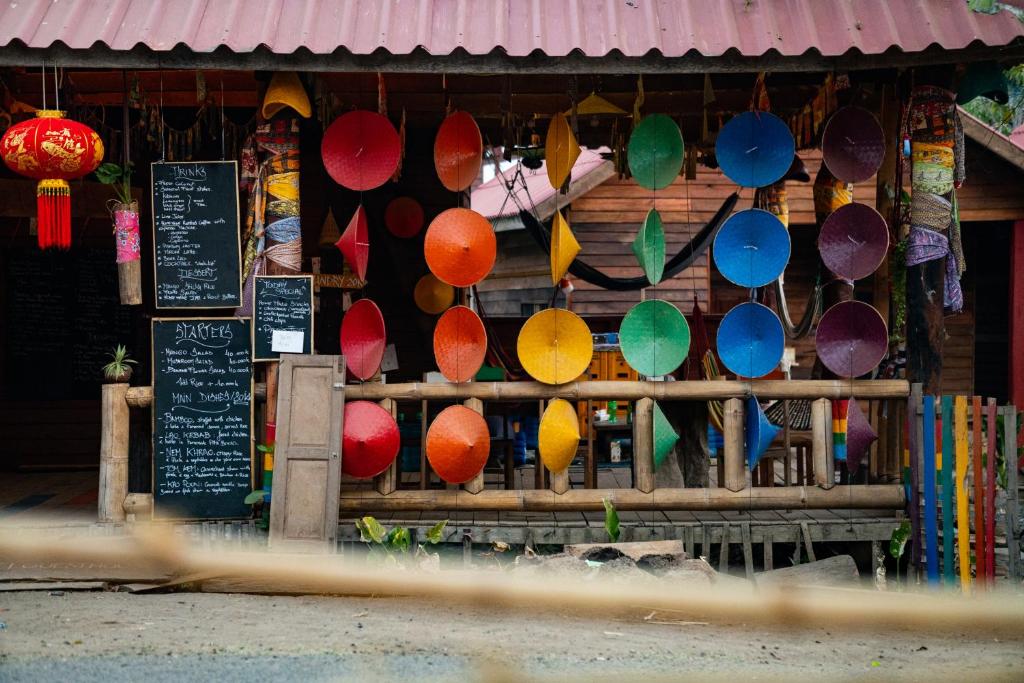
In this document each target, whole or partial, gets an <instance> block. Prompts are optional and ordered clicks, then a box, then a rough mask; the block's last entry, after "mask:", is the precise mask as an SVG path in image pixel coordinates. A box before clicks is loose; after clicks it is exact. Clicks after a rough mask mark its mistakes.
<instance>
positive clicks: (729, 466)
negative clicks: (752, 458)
mask: <svg viewBox="0 0 1024 683" xmlns="http://www.w3.org/2000/svg"><path fill="white" fill-rule="evenodd" d="M743 412H744V408H743V401H742V400H740V399H738V398H730V399H729V400H728V401H726V402H725V416H724V419H723V420H722V429H723V431H724V432H725V433H724V434H723V435H722V436H723V440H724V445H723V446H722V456H723V458H724V461H725V465H724V471H725V475H724V476H725V488H727V489H729V490H730V491H742V490H743V489H745V488H746V487H747V477H746V474H745V473H744V471H743V470H744V467H743Z"/></svg>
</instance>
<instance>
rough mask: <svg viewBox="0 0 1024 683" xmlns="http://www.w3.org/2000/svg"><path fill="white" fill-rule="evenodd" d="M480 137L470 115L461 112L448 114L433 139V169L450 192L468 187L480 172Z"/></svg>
mask: <svg viewBox="0 0 1024 683" xmlns="http://www.w3.org/2000/svg"><path fill="white" fill-rule="evenodd" d="M483 152H484V148H483V140H482V139H481V137H480V128H479V127H478V126H477V125H476V121H475V120H474V119H473V117H472V116H471V115H470V114H469V113H468V112H464V111H457V112H455V113H453V114H450V115H448V117H447V118H445V120H444V121H443V122H442V123H441V127H440V128H439V129H438V131H437V137H436V138H434V168H435V170H436V171H437V177H438V178H439V179H440V180H441V184H442V185H444V186H445V189H447V190H449V191H450V192H462V191H463V190H467V189H469V186H470V185H472V184H473V181H474V180H476V178H477V176H478V175H480V160H481V159H482V158H483Z"/></svg>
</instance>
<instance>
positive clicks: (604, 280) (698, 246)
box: [519, 192, 740, 292]
mask: <svg viewBox="0 0 1024 683" xmlns="http://www.w3.org/2000/svg"><path fill="white" fill-rule="evenodd" d="M739 198H740V196H739V194H737V193H735V192H734V193H732V194H731V195H729V196H728V197H727V198H726V199H725V201H724V202H722V206H721V207H719V209H718V211H717V212H716V213H715V215H714V216H712V218H711V220H710V221H708V223H707V224H706V225H705V226H704V227H703V228H701V229H700V232H698V233H697V234H696V235H694V236H693V238H692V239H691V240H690V241H689V242H687V243H686V244H685V245H684V246H683V248H682V249H680V250H679V253H677V254H676V255H675V256H673V257H672V258H671V259H669V260H668V262H667V263H665V275H664V277H665V279H666V280H667V279H668V278H670V277H674V276H676V275H678V274H679V273H681V272H682V271H683V270H685V269H686V268H688V267H689V266H690V265H691V264H692V263H693V262H694V261H696V260H697V258H699V257H700V255H701V254H703V253H704V252H705V251H706V250H707V248H708V247H710V246H711V243H712V242H713V241H714V239H715V235H716V234H718V229H719V228H720V227H721V225H722V222H723V221H725V219H726V218H727V217H728V216H729V214H731V213H732V210H733V208H734V207H735V206H736V202H737V201H739ZM519 219H520V220H521V221H522V222H523V225H524V226H525V227H526V231H527V232H528V233H530V236H531V237H533V239H534V241H536V242H537V244H538V245H539V246H540V247H541V248H542V249H543V250H544V251H545V252H547V253H549V254H550V253H551V235H550V232H549V230H548V229H547V228H546V227H545V226H544V225H543V224H542V223H541V222H540V221H539V220H537V218H536V217H535V216H534V215H533V214H532V213H531V212H529V211H526V210H522V211H520V212H519ZM569 272H570V273H572V274H573V275H575V276H576V277H578V278H579V279H581V280H584V281H586V282H589V283H590V284H592V285H595V286H597V287H601V288H602V289H608V290H613V291H619V292H623V291H629V290H636V289H643V288H644V287H650V285H651V283H650V282H648V280H647V276H645V275H640V276H637V277H612V276H610V275H605V274H604V273H602V272H601V271H600V270H598V269H597V268H594V267H593V266H590V265H588V264H586V263H584V262H583V261H581V260H580V259H575V260H574V261H573V262H572V263H571V264H570V265H569Z"/></svg>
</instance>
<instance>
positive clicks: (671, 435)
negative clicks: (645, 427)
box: [653, 401, 679, 469]
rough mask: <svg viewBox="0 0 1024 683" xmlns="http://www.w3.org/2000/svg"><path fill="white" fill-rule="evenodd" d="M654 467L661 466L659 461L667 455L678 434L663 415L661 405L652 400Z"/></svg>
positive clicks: (677, 438) (662, 460)
mask: <svg viewBox="0 0 1024 683" xmlns="http://www.w3.org/2000/svg"><path fill="white" fill-rule="evenodd" d="M653 422H654V468H655V469H657V468H659V467H661V463H663V462H664V461H665V456H666V455H668V454H669V453H670V452H671V451H672V448H673V447H674V446H675V445H676V442H677V441H679V435H678V434H676V430H674V429H672V425H671V423H669V421H668V418H667V417H665V413H663V412H662V411H661V406H659V405H658V402H657V401H655V402H654V420H653Z"/></svg>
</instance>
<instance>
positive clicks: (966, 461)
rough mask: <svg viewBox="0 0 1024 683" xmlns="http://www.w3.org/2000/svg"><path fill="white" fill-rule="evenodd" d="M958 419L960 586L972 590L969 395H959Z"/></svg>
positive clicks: (957, 476)
mask: <svg viewBox="0 0 1024 683" xmlns="http://www.w3.org/2000/svg"><path fill="white" fill-rule="evenodd" d="M954 418H955V420H956V430H955V432H956V436H955V438H956V540H957V544H958V545H957V549H958V551H959V555H960V588H961V590H963V592H964V594H968V593H970V592H971V516H970V513H969V512H968V510H967V506H968V502H969V501H968V498H970V495H971V490H970V489H969V488H968V486H967V467H968V465H970V452H969V451H968V448H967V397H966V396H957V397H956V404H955V405H954Z"/></svg>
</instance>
